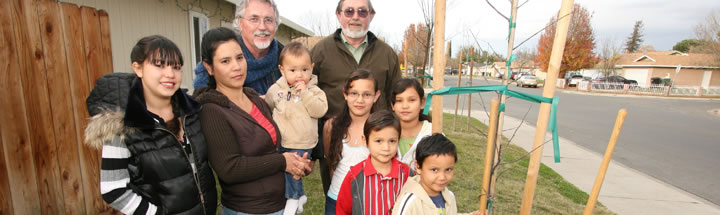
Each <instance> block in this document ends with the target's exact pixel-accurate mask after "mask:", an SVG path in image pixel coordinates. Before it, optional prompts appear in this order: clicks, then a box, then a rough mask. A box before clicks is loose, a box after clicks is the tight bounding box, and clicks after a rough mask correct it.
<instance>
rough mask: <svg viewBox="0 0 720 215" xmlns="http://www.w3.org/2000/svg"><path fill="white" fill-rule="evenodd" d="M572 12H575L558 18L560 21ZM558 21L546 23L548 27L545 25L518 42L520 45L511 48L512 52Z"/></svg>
mask: <svg viewBox="0 0 720 215" xmlns="http://www.w3.org/2000/svg"><path fill="white" fill-rule="evenodd" d="M574 11H575V10H573V12H570V13H568V14H565V15H564V16H562V17H560V19H564V18H566V17H567V16H569V15H571V14H573V13H574ZM560 19H555V21H553V22H551V23H548V25H546V26H545V27H544V28H542V29H540V30H538V31H537V32H535V33H534V34H533V35H531V36H530V37H528V38H527V39H525V40H523V41H522V42H520V44H518V45H517V46H515V47H513V51H515V49H517V48H518V47H520V46H522V45H523V44H524V43H525V42H527V41H528V40H530V39H532V38H533V37H535V36H537V35H538V34H539V33H540V32H543V31H545V29H547V28H549V27H550V26H553V25H555V23H557V22H558V21H559V20H560Z"/></svg>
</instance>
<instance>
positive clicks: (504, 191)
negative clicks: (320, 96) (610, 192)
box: [303, 114, 614, 214]
mask: <svg viewBox="0 0 720 215" xmlns="http://www.w3.org/2000/svg"><path fill="white" fill-rule="evenodd" d="M458 117H459V118H458V131H457V132H454V131H452V127H453V126H452V122H453V117H452V115H451V114H445V116H444V118H445V120H444V123H443V124H444V128H445V131H444V133H445V134H446V135H448V137H449V138H450V139H451V140H452V141H453V142H454V143H455V144H456V145H457V148H458V163H457V164H456V170H455V176H454V179H453V182H452V184H451V185H450V186H449V188H450V190H452V191H453V192H454V193H455V196H456V198H457V200H458V210H459V212H470V211H474V210H477V208H478V207H479V206H478V204H479V203H478V202H479V201H480V187H481V183H482V173H483V162H484V160H483V159H484V155H485V144H486V142H487V140H486V137H485V136H484V135H482V134H481V133H480V132H479V131H478V130H477V129H479V130H481V131H482V132H483V133H486V131H487V126H486V125H484V124H482V123H480V122H479V121H477V120H475V119H473V121H472V122H471V124H472V127H473V128H471V129H470V130H471V131H470V132H467V131H464V128H465V122H466V118H465V117H460V116H458ZM460 122H462V123H460ZM459 125H462V126H459ZM461 129H462V130H461ZM504 140H505V141H504V142H507V140H506V139H505V138H504ZM526 154H527V151H525V150H524V149H522V148H520V147H517V146H514V145H506V149H505V153H504V156H503V161H505V162H510V161H516V160H517V162H513V163H509V164H506V165H503V166H501V167H500V169H499V172H501V173H500V174H502V175H500V176H499V178H498V183H497V185H496V190H497V192H496V195H495V198H494V204H493V208H492V210H493V212H494V214H518V213H519V212H520V205H521V201H522V193H523V189H524V187H525V177H526V174H527V167H528V160H529V156H527V157H525V155H526ZM518 159H519V160H518ZM566 162H567V161H566ZM303 182H304V184H305V191H306V192H307V194H308V203H307V204H306V205H305V212H304V214H324V213H323V211H324V205H325V197H324V196H323V194H322V192H323V191H322V183H321V182H320V175H319V171H313V173H312V174H311V175H309V176H308V177H305V178H304V180H303ZM587 198H588V194H587V193H584V192H582V191H580V190H579V189H578V188H576V187H575V186H574V185H572V184H570V183H568V182H567V181H565V180H564V179H563V178H562V177H561V176H560V175H558V174H557V173H556V172H555V171H553V170H552V169H550V168H548V167H547V166H545V165H542V166H541V167H540V177H539V178H538V184H537V187H536V189H535V198H534V202H533V209H532V213H533V214H582V213H583V209H584V208H585V202H586V201H587ZM594 214H614V213H612V212H611V211H609V210H608V209H607V208H605V207H604V206H603V205H602V204H598V206H597V207H596V209H595V213H594Z"/></svg>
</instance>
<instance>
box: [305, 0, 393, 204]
mask: <svg viewBox="0 0 720 215" xmlns="http://www.w3.org/2000/svg"><path fill="white" fill-rule="evenodd" d="M335 16H336V17H337V19H338V22H339V23H340V27H341V28H340V29H337V30H336V31H335V33H334V34H332V35H330V36H328V37H326V38H324V39H323V40H321V41H320V42H318V44H316V45H315V46H314V47H313V49H312V61H313V63H315V68H314V69H313V74H315V75H317V77H318V87H320V89H322V90H323V91H325V94H326V95H327V101H328V111H327V114H326V115H325V117H324V118H323V119H325V120H327V118H329V117H332V116H334V115H336V114H339V113H340V112H341V111H342V107H343V105H344V103H345V100H344V96H343V91H342V90H343V85H344V84H345V79H347V78H348V76H349V74H350V73H352V72H353V71H355V70H357V69H358V68H365V69H369V70H370V72H371V73H372V74H373V76H374V77H375V79H376V80H377V90H379V91H380V92H381V93H380V99H378V101H377V102H376V103H375V106H374V108H375V109H374V110H375V111H377V110H382V109H387V110H390V105H389V101H388V99H387V96H388V95H390V91H391V89H392V85H393V84H394V83H395V82H398V81H399V80H400V78H401V77H400V65H399V63H398V55H397V54H396V53H395V51H394V50H393V49H392V48H391V47H390V46H389V45H388V44H387V43H385V42H383V41H382V40H379V39H378V38H377V37H376V36H375V34H373V33H372V32H370V31H368V28H369V25H370V22H372V19H373V17H374V16H375V9H374V8H373V6H372V3H371V2H370V0H340V1H339V2H338V5H337V8H336V9H335ZM325 120H319V121H320V123H321V124H320V125H319V126H320V129H318V130H319V131H320V132H322V126H323V123H324V121H325ZM321 137H322V135H321ZM337 144H342V143H337ZM317 145H318V146H322V145H323V144H321V143H319V144H317ZM321 151H322V147H316V148H315V149H314V150H313V154H314V155H315V152H321ZM313 158H322V156H313ZM320 164H321V176H322V179H323V188H324V189H325V193H327V190H328V188H329V186H330V178H329V173H328V170H327V165H326V164H325V162H324V161H323V160H321V161H320Z"/></svg>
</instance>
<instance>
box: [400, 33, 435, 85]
mask: <svg viewBox="0 0 720 215" xmlns="http://www.w3.org/2000/svg"><path fill="white" fill-rule="evenodd" d="M429 30H430V29H429V26H427V25H425V24H410V25H409V26H408V27H407V29H406V30H405V35H404V36H403V43H402V44H403V49H402V52H400V58H401V59H403V58H404V55H407V59H408V64H412V65H413V71H418V70H417V68H418V67H419V68H423V66H424V65H425V63H426V61H427V51H428V47H429V46H430V39H429V37H428V34H427V31H429ZM405 41H407V42H405ZM405 44H407V47H405ZM406 52H407V53H406ZM419 75H422V73H420V74H419ZM419 75H418V76H419Z"/></svg>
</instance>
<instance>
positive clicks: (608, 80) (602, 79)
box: [592, 75, 637, 84]
mask: <svg viewBox="0 0 720 215" xmlns="http://www.w3.org/2000/svg"><path fill="white" fill-rule="evenodd" d="M592 82H593V83H623V84H637V81H635V80H630V79H627V78H625V77H622V76H619V75H611V76H608V77H607V78H605V77H602V76H599V77H597V78H595V79H593V80H592Z"/></svg>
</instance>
